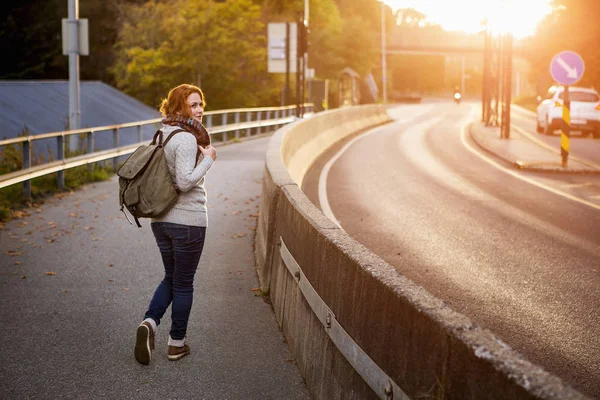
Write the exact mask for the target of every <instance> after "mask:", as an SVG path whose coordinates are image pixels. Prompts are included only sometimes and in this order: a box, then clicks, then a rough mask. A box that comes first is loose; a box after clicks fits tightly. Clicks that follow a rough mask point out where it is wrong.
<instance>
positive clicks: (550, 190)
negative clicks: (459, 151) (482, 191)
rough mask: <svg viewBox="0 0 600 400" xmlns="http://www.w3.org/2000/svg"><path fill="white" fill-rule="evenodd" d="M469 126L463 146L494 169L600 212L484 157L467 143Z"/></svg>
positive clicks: (585, 202) (463, 130)
mask: <svg viewBox="0 0 600 400" xmlns="http://www.w3.org/2000/svg"><path fill="white" fill-rule="evenodd" d="M468 126H469V125H468V124H467V125H465V126H463V129H462V132H461V136H460V140H461V142H462V144H463V145H464V146H465V147H466V148H467V150H469V151H470V152H471V153H473V154H475V155H476V156H477V157H479V158H481V159H482V160H483V161H485V162H487V163H488V164H490V165H492V166H493V167H495V168H497V169H499V170H500V171H502V172H505V173H507V174H509V175H511V176H513V177H515V178H517V179H520V180H522V181H524V182H527V183H530V184H532V185H534V186H537V187H539V188H541V189H544V190H547V191H548V192H551V193H554V194H557V195H559V196H562V197H564V198H566V199H569V200H572V201H575V202H577V203H580V204H584V205H586V206H589V207H592V208H595V209H596V210H600V205H599V204H594V203H591V202H589V201H586V200H584V199H580V198H579V197H575V196H573V195H571V194H569V193H566V192H563V191H561V190H558V189H555V188H553V187H551V186H548V185H546V184H543V183H541V182H538V181H536V180H534V179H531V178H529V177H526V176H522V175H521V174H520V173H519V172H517V171H514V170H512V169H508V168H506V167H504V166H502V165H500V164H499V163H497V162H496V161H495V160H492V159H491V158H489V157H487V156H486V155H484V154H482V153H480V152H479V151H477V150H475V149H474V148H473V147H472V146H471V145H470V144H469V143H467V141H466V135H467V129H468Z"/></svg>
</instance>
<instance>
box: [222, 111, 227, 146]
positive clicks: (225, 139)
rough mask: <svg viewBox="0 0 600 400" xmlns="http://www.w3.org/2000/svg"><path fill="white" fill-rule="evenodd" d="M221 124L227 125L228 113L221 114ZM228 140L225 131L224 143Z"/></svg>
mask: <svg viewBox="0 0 600 400" xmlns="http://www.w3.org/2000/svg"><path fill="white" fill-rule="evenodd" d="M221 125H222V126H225V125H227V113H223V114H221ZM226 141H227V132H223V143H225V142H226Z"/></svg>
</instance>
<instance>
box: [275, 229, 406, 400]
mask: <svg viewBox="0 0 600 400" xmlns="http://www.w3.org/2000/svg"><path fill="white" fill-rule="evenodd" d="M278 245H279V254H280V256H281V259H282V260H283V263H284V265H285V266H286V268H287V270H288V271H289V273H290V274H291V275H292V277H293V278H294V281H295V282H296V284H297V285H298V286H299V288H300V292H301V293H302V295H303V296H304V299H305V300H306V302H307V303H308V305H309V306H310V308H311V309H312V311H313V312H314V313H315V316H316V317H317V318H318V319H319V321H321V324H323V328H324V329H325V332H326V333H327V335H329V337H330V338H331V340H332V342H333V343H334V344H335V346H336V347H337V348H338V350H339V351H340V352H341V353H342V354H343V355H344V357H345V358H346V360H348V362H349V363H350V365H352V367H353V368H354V370H355V371H356V372H357V373H358V374H359V375H360V376H361V377H362V378H363V379H364V380H365V382H366V383H367V384H368V385H369V386H370V387H371V389H373V391H374V392H375V393H376V394H377V396H379V398H380V399H386V400H389V399H394V400H410V399H409V397H408V396H407V395H406V393H404V392H403V391H402V389H400V387H399V386H398V385H397V384H396V382H394V381H393V379H392V378H390V377H389V376H388V375H387V374H386V373H385V372H384V371H383V370H382V369H381V368H380V367H379V365H377V364H376V363H375V361H373V359H371V357H369V355H368V354H367V353H366V352H365V351H364V350H363V349H362V348H361V347H360V346H359V345H358V343H356V342H355V341H354V339H352V337H351V336H350V335H349V334H348V332H346V330H345V329H344V328H343V327H342V326H341V325H340V323H339V322H338V321H337V319H336V317H335V314H334V313H333V311H331V309H330V308H329V307H328V306H327V304H326V303H325V302H324V301H323V299H322V298H321V296H319V294H318V293H317V291H316V290H315V288H314V287H313V286H312V285H311V284H310V282H309V281H308V279H307V278H306V275H304V272H303V271H302V268H300V265H298V262H297V261H296V260H295V259H294V256H292V254H291V253H290V251H289V249H288V248H287V246H286V245H285V243H284V242H283V238H282V237H279V241H278Z"/></svg>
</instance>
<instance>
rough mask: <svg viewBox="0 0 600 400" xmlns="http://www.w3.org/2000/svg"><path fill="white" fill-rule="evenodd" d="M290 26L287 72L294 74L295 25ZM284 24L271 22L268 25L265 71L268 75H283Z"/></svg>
mask: <svg viewBox="0 0 600 400" xmlns="http://www.w3.org/2000/svg"><path fill="white" fill-rule="evenodd" d="M289 25H290V40H289V43H290V52H289V57H290V59H289V72H290V73H295V72H296V45H297V40H296V38H297V29H296V23H289ZM285 36H286V23H285V22H271V23H269V25H268V41H267V42H268V46H269V47H268V49H267V54H268V60H267V69H268V71H269V72H270V73H285V64H286V61H285V52H286V49H285V42H286V40H285V39H286V38H285Z"/></svg>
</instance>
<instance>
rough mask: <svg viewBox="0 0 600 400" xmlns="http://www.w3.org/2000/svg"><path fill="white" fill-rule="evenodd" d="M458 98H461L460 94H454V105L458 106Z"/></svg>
mask: <svg viewBox="0 0 600 400" xmlns="http://www.w3.org/2000/svg"><path fill="white" fill-rule="evenodd" d="M460 98H461V95H460V93H458V92H456V93H454V102H455V103H456V104H460Z"/></svg>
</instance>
